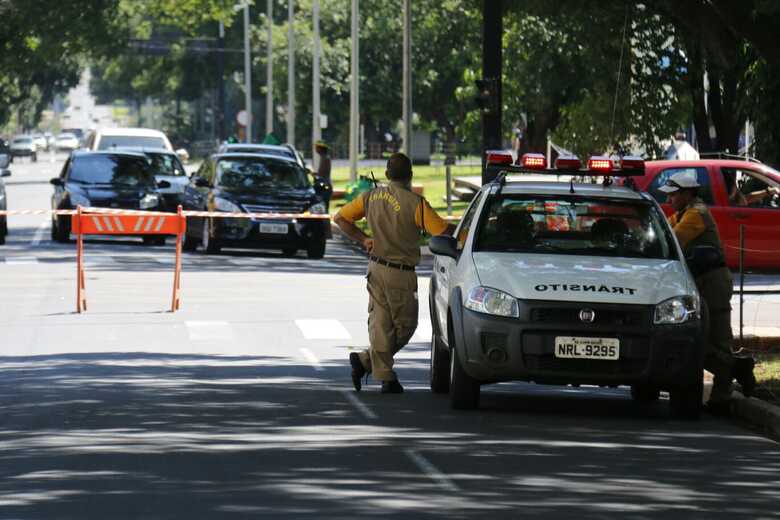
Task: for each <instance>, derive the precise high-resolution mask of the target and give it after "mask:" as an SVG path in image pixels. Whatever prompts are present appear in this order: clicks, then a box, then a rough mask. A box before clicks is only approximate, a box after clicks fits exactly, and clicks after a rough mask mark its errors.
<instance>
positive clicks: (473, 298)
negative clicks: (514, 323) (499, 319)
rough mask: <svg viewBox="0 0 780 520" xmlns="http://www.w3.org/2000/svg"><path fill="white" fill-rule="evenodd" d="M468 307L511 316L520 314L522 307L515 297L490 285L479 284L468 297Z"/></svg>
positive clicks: (485, 312) (477, 310)
mask: <svg viewBox="0 0 780 520" xmlns="http://www.w3.org/2000/svg"><path fill="white" fill-rule="evenodd" d="M466 308H467V309H471V310H472V311H476V312H482V313H484V314H492V315H494V316H508V317H511V318H517V317H519V316H520V308H519V307H518V305H517V300H516V299H515V298H514V297H512V296H511V295H509V294H507V293H505V292H501V291H498V290H496V289H490V288H488V287H481V286H478V287H474V288H473V289H471V290H470V291H469V296H468V298H466Z"/></svg>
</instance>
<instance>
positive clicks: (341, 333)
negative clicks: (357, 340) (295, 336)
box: [295, 320, 352, 339]
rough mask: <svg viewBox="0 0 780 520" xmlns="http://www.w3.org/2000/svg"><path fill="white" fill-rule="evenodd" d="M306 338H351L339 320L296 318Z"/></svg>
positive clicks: (296, 322)
mask: <svg viewBox="0 0 780 520" xmlns="http://www.w3.org/2000/svg"><path fill="white" fill-rule="evenodd" d="M295 324H296V325H297V326H298V328H299V329H300V330H301V333H302V334H303V337H304V338H305V339H351V338H352V336H350V334H349V331H348V330H347V329H345V328H344V325H342V324H341V322H340V321H338V320H295Z"/></svg>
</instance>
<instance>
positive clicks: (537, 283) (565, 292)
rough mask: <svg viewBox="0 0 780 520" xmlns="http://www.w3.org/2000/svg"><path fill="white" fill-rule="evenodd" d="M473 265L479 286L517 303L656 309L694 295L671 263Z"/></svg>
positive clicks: (587, 260) (492, 261)
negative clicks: (516, 299) (533, 302)
mask: <svg viewBox="0 0 780 520" xmlns="http://www.w3.org/2000/svg"><path fill="white" fill-rule="evenodd" d="M473 259H474V264H475V266H476V268H477V273H478V276H479V279H480V283H481V284H482V285H484V286H486V287H493V288H495V289H500V290H502V291H504V292H507V293H509V294H511V295H512V296H514V297H516V298H520V299H528V300H553V301H570V302H594V303H626V304H635V305H656V304H658V303H660V302H662V301H664V300H666V299H668V298H672V297H674V296H680V295H685V294H693V293H694V291H695V287H694V285H693V282H692V280H691V279H690V277H689V275H688V271H687V270H686V269H685V267H684V266H683V265H682V263H681V262H679V261H676V260H651V259H640V258H604V257H590V256H574V255H571V256H569V255H555V256H550V255H539V254H520V253H493V252H489V253H488V252H482V253H474V254H473Z"/></svg>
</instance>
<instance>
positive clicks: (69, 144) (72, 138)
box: [55, 132, 79, 152]
mask: <svg viewBox="0 0 780 520" xmlns="http://www.w3.org/2000/svg"><path fill="white" fill-rule="evenodd" d="M55 148H56V149H57V151H58V152H72V151H73V150H78V149H79V138H78V137H76V135H75V134H71V133H69V132H64V133H61V134H59V135H58V136H57V140H56V141H55Z"/></svg>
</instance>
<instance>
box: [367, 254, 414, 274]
mask: <svg viewBox="0 0 780 520" xmlns="http://www.w3.org/2000/svg"><path fill="white" fill-rule="evenodd" d="M368 259H369V260H371V261H372V262H376V263H377V264H379V265H386V266H387V267H392V268H393V269H400V270H401V271H414V266H413V265H406V264H397V263H395V262H391V261H389V260H385V259H384V258H379V257H378V256H371V255H368Z"/></svg>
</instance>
